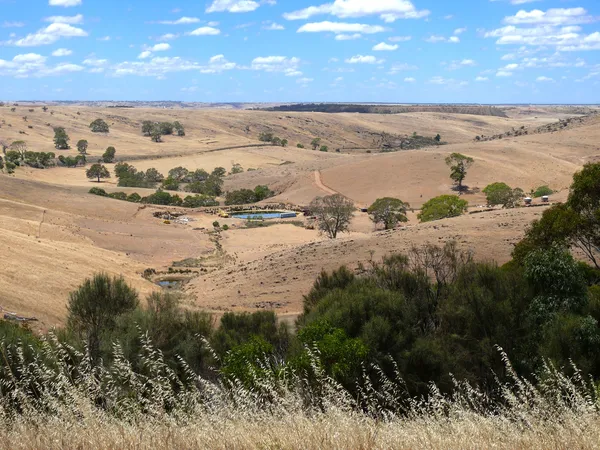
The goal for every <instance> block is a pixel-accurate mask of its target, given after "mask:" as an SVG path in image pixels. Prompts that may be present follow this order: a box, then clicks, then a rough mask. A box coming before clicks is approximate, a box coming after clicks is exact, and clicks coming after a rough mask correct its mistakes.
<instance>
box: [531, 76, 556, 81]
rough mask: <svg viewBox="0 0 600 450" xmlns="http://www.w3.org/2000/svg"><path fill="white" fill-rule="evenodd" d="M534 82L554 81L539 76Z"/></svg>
mask: <svg viewBox="0 0 600 450" xmlns="http://www.w3.org/2000/svg"><path fill="white" fill-rule="evenodd" d="M535 81H540V82H548V81H554V80H553V79H552V78H548V77H544V76H541V77H537V78H536V79H535Z"/></svg>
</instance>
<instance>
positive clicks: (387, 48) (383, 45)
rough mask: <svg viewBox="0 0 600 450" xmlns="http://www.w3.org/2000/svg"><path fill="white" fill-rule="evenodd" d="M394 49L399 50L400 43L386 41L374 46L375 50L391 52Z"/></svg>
mask: <svg viewBox="0 0 600 450" xmlns="http://www.w3.org/2000/svg"><path fill="white" fill-rule="evenodd" d="M394 50H398V44H393V45H392V44H388V43H386V42H380V43H379V44H377V45H375V46H374V47H373V51H376V52H391V51H394Z"/></svg>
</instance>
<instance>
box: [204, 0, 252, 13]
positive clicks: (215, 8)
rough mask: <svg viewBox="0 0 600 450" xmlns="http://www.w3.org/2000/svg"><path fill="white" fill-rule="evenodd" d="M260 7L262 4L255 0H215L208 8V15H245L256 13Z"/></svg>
mask: <svg viewBox="0 0 600 450" xmlns="http://www.w3.org/2000/svg"><path fill="white" fill-rule="evenodd" d="M259 7H260V3H258V2H255V1H253V0H214V1H213V2H212V3H211V5H210V6H209V7H208V8H206V12H207V13H213V12H225V11H227V12H230V13H245V12H250V11H254V10H255V9H258V8H259Z"/></svg>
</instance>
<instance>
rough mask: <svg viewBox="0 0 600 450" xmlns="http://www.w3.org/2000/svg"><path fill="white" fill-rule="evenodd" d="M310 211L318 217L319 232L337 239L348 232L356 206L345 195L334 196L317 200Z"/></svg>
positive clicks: (311, 205)
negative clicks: (339, 235) (340, 234)
mask: <svg viewBox="0 0 600 450" xmlns="http://www.w3.org/2000/svg"><path fill="white" fill-rule="evenodd" d="M309 209H310V211H311V212H312V214H313V215H315V216H316V217H317V221H318V227H319V230H320V231H321V232H322V233H325V234H326V235H327V236H328V237H329V238H330V239H335V238H336V237H337V235H338V234H339V233H343V232H347V231H348V229H349V227H350V222H351V220H352V215H353V213H354V204H353V203H352V201H351V200H349V199H347V198H346V197H344V196H343V195H341V194H334V195H328V196H326V197H317V198H315V199H314V200H313V201H312V202H311V203H310V205H309Z"/></svg>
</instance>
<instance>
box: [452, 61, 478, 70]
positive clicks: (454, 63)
mask: <svg viewBox="0 0 600 450" xmlns="http://www.w3.org/2000/svg"><path fill="white" fill-rule="evenodd" d="M476 65H477V63H476V62H475V61H474V60H472V59H463V60H460V61H452V62H451V63H450V64H448V67H447V69H448V70H457V69H462V68H463V67H474V66H476Z"/></svg>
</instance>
